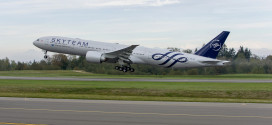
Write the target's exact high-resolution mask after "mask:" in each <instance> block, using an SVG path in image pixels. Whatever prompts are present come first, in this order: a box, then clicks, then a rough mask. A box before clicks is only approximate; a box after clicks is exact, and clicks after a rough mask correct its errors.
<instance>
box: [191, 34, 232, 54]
mask: <svg viewBox="0 0 272 125" xmlns="http://www.w3.org/2000/svg"><path fill="white" fill-rule="evenodd" d="M229 33H230V32H229V31H223V32H222V33H220V34H219V35H218V36H216V37H215V38H214V39H212V40H211V41H210V42H209V43H207V44H206V45H205V46H204V47H202V48H201V49H200V50H198V51H197V52H196V53H195V55H199V56H204V57H208V58H213V59H215V58H216V57H217V55H218V53H219V51H220V49H221V48H222V46H223V45H224V43H225V41H226V39H227V37H228V35H229Z"/></svg>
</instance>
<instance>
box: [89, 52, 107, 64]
mask: <svg viewBox="0 0 272 125" xmlns="http://www.w3.org/2000/svg"><path fill="white" fill-rule="evenodd" d="M105 60H106V58H105V57H104V55H103V53H99V52H96V51H88V52H87V54H86V61H87V62H91V63H102V62H104V61H105Z"/></svg>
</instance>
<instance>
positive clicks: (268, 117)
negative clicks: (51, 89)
mask: <svg viewBox="0 0 272 125" xmlns="http://www.w3.org/2000/svg"><path fill="white" fill-rule="evenodd" d="M0 109H1V110H25V111H48V112H81V113H101V114H127V115H160V116H190V117H222V118H262V119H272V116H234V115H233V116H232V115H198V114H167V113H138V112H107V111H81V110H55V109H30V108H5V107H0ZM23 125H25V124H23ZM26 125H30V124H26ZM32 125H36V124H32ZM38 125H39V124H38Z"/></svg>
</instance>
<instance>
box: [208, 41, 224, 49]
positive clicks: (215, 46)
mask: <svg viewBox="0 0 272 125" xmlns="http://www.w3.org/2000/svg"><path fill="white" fill-rule="evenodd" d="M221 47H222V45H221V43H220V41H219V40H217V39H215V40H213V42H212V43H211V44H210V48H211V49H212V50H213V51H219V50H220V49H221Z"/></svg>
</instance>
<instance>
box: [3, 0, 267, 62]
mask: <svg viewBox="0 0 272 125" xmlns="http://www.w3.org/2000/svg"><path fill="white" fill-rule="evenodd" d="M223 30H226V31H230V32H231V33H230V36H229V38H228V39H227V42H226V45H227V46H228V47H233V48H239V46H240V45H243V46H244V47H248V48H250V49H253V50H258V52H257V53H261V54H262V53H266V54H267V53H268V54H272V53H270V52H272V51H271V50H272V44H271V43H272V41H271V37H272V0H227V1H226V0H0V43H1V45H0V59H1V58H4V57H9V58H11V59H13V60H17V61H27V60H29V61H30V60H34V59H35V60H39V59H41V58H42V57H43V53H42V51H40V50H39V49H38V48H36V47H35V46H33V44H32V42H33V41H34V40H35V39H37V38H38V37H41V36H50V35H54V36H66V37H72V38H81V39H88V40H96V41H104V42H118V43H123V44H127V45H130V44H140V45H142V46H146V47H152V48H153V47H160V48H166V47H178V48H183V49H195V48H196V47H198V48H199V47H201V46H202V45H203V44H204V43H207V42H208V41H210V40H211V39H212V38H213V37H215V36H216V35H218V34H219V33H220V32H222V31H223ZM262 51H264V52H262Z"/></svg>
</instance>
